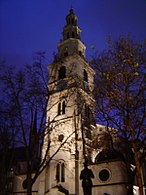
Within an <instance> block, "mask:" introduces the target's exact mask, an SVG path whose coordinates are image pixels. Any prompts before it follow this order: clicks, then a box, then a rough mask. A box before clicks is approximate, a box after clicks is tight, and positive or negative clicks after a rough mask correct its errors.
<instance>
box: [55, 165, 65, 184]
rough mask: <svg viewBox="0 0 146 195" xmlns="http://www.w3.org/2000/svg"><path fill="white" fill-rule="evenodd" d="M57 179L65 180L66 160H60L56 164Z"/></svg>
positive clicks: (59, 180)
mask: <svg viewBox="0 0 146 195" xmlns="http://www.w3.org/2000/svg"><path fill="white" fill-rule="evenodd" d="M56 180H57V182H65V165H64V162H59V163H57V165H56Z"/></svg>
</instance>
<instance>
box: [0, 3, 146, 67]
mask: <svg viewBox="0 0 146 195" xmlns="http://www.w3.org/2000/svg"><path fill="white" fill-rule="evenodd" d="M71 5H72V6H73V8H74V10H75V13H76V14H77V15H78V18H79V21H78V24H79V26H80V28H81V29H82V34H81V37H82V41H83V42H84V43H85V44H86V46H87V57H88V58H90V57H91V55H92V53H93V52H94V50H95V49H98V50H102V49H104V48H105V46H106V37H107V36H108V35H112V36H114V37H116V36H118V35H121V34H131V35H132V37H133V38H134V39H137V40H144V39H146V0H0V58H1V59H5V60H6V62H7V64H9V65H17V66H19V65H24V64H26V63H31V61H32V56H33V53H35V52H38V51H45V52H46V53H47V56H48V59H49V62H51V59H52V53H53V52H54V51H56V50H57V43H58V41H59V40H60V39H61V38H62V37H61V32H62V29H63V26H64V25H65V16H66V15H67V14H68V12H69V9H70V7H71ZM92 45H94V46H95V49H94V50H93V49H91V46H92Z"/></svg>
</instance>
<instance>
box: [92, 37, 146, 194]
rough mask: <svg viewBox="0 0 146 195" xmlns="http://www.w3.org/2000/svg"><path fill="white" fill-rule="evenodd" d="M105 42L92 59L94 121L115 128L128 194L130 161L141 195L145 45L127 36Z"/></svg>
mask: <svg viewBox="0 0 146 195" xmlns="http://www.w3.org/2000/svg"><path fill="white" fill-rule="evenodd" d="M108 43H109V48H108V49H107V50H105V51H104V52H102V53H100V54H98V56H96V57H95V58H94V59H93V61H92V63H93V66H94V68H95V70H96V87H95V96H96V100H97V120H98V121H100V122H102V123H103V124H106V125H107V126H111V127H114V128H117V129H118V133H119V135H120V136H121V137H122V143H123V145H124V153H125V155H126V159H127V161H126V162H127V171H128V174H129V184H128V185H129V192H128V193H129V194H132V192H130V191H132V188H131V187H130V186H131V183H132V179H131V178H130V177H131V164H132V163H133V162H132V161H133V160H134V165H135V166H136V169H135V172H136V176H137V181H138V186H139V192H140V195H143V183H142V175H141V173H142V172H141V163H142V162H141V161H142V151H143V148H144V144H145V141H146V137H145V133H146V88H145V86H146V68H145V67H146V44H145V42H143V43H137V42H136V41H133V40H132V39H131V38H130V37H128V36H121V37H119V38H118V39H117V40H115V41H114V40H112V39H109V42H108ZM132 155H134V157H133V156H132ZM130 189H131V190H130Z"/></svg>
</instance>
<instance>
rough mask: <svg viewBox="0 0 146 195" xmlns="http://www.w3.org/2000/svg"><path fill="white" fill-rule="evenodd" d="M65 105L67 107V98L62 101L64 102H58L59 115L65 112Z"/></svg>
mask: <svg viewBox="0 0 146 195" xmlns="http://www.w3.org/2000/svg"><path fill="white" fill-rule="evenodd" d="M65 107H66V104H65V100H64V101H62V102H59V104H58V115H61V114H65Z"/></svg>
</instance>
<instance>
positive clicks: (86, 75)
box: [84, 70, 88, 82]
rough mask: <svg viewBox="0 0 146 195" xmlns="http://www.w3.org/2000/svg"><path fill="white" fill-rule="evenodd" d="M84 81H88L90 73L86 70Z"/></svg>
mask: <svg viewBox="0 0 146 195" xmlns="http://www.w3.org/2000/svg"><path fill="white" fill-rule="evenodd" d="M84 81H86V82H88V74H87V71H86V70H84Z"/></svg>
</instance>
